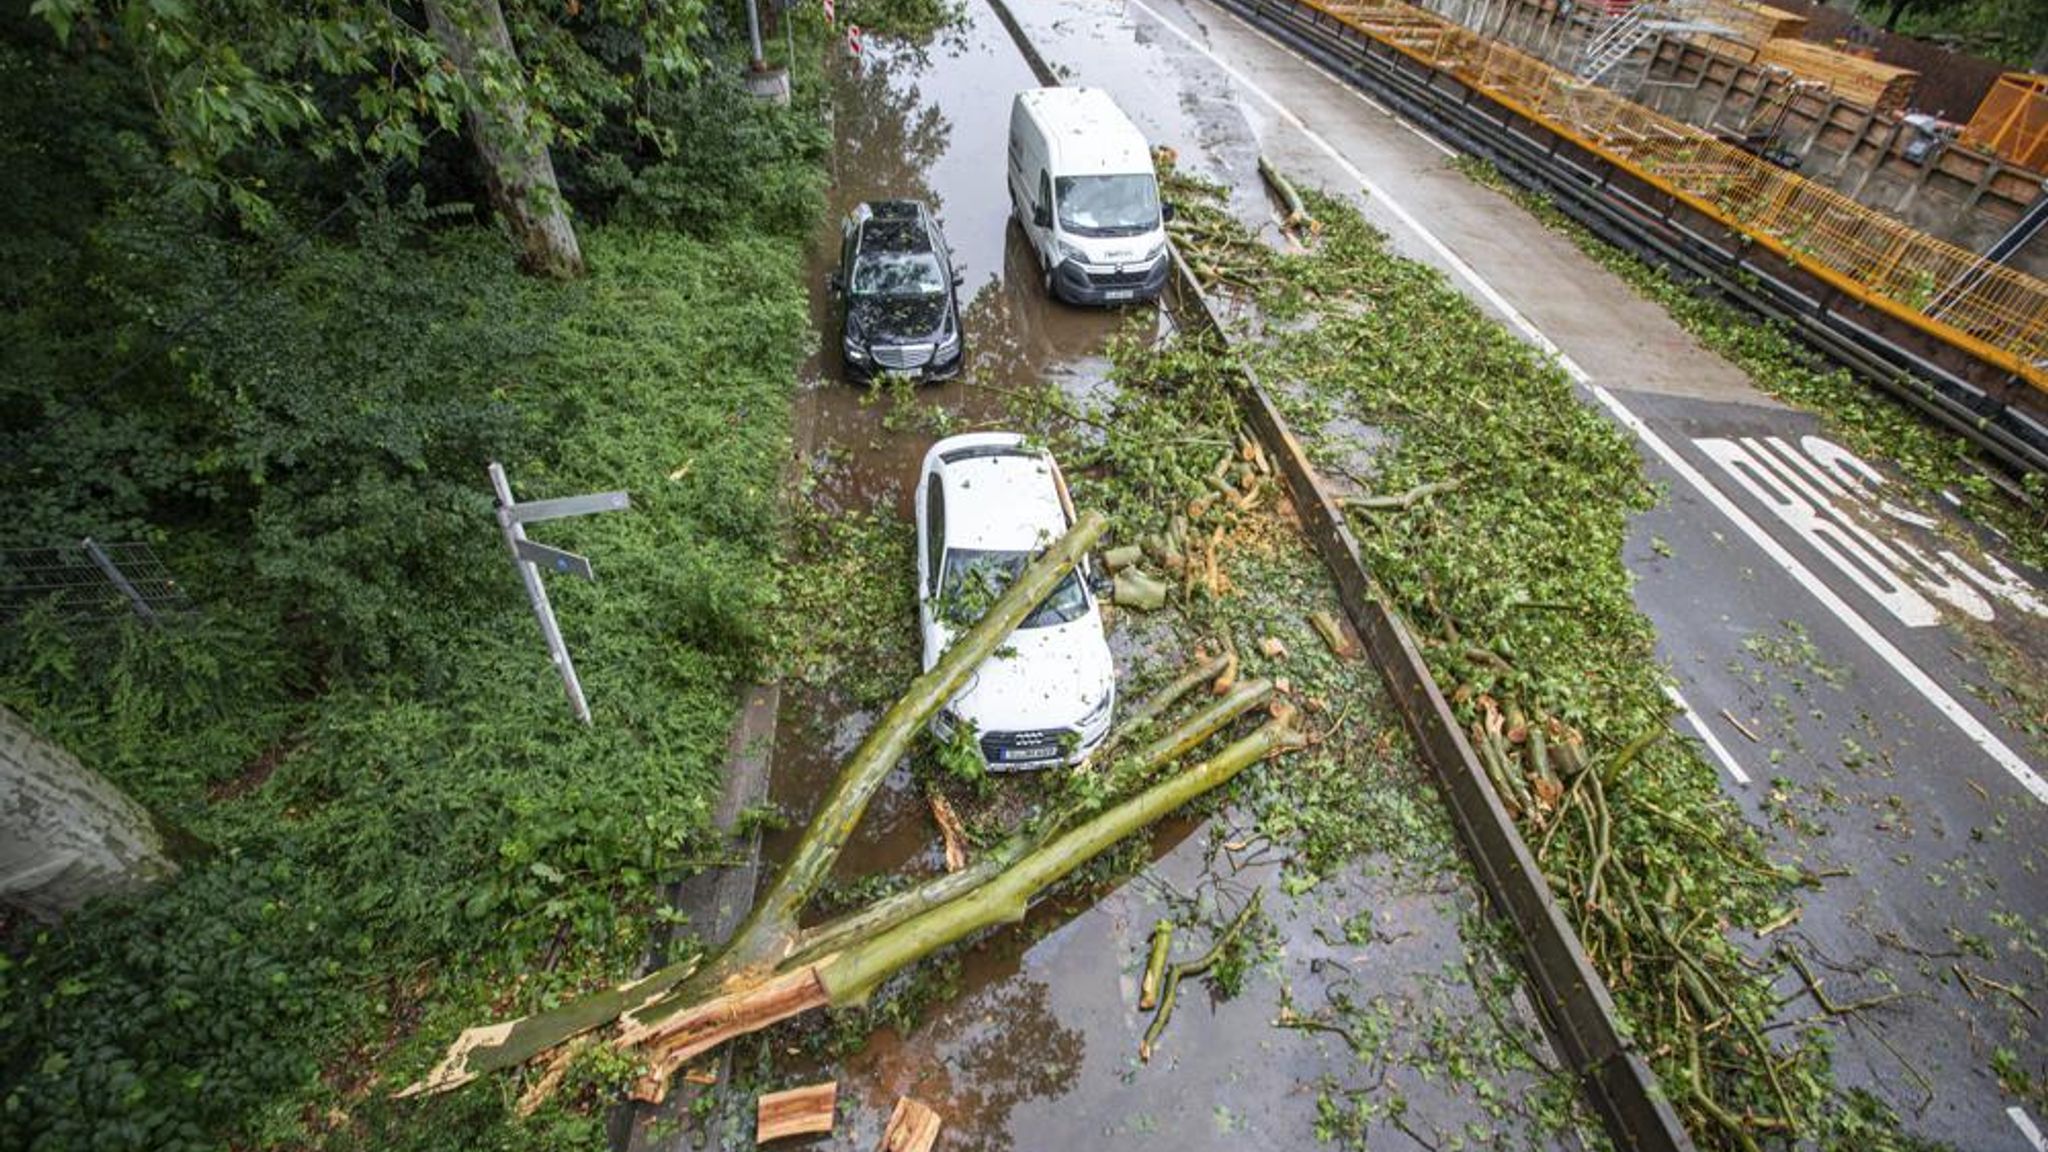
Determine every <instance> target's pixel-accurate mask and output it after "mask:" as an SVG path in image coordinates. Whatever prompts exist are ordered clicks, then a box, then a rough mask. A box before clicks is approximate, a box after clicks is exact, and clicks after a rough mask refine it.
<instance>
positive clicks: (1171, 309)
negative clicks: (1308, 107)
mask: <svg viewBox="0 0 2048 1152" xmlns="http://www.w3.org/2000/svg"><path fill="white" fill-rule="evenodd" d="M1172 259H1173V276H1172V277H1171V278H1170V279H1169V280H1168V282H1167V291H1166V295H1165V297H1164V299H1163V301H1162V304H1163V306H1164V307H1165V308H1166V309H1167V311H1168V313H1169V314H1170V315H1171V316H1172V317H1173V319H1174V322H1175V324H1176V325H1178V326H1179V327H1180V328H1181V329H1182V330H1183V331H1193V332H1197V333H1202V334H1205V335H1207V336H1208V337H1209V338H1212V339H1214V340H1216V341H1218V342H1219V343H1220V344H1222V345H1223V347H1225V348H1226V349H1227V348H1228V347H1229V344H1230V338H1229V335H1228V333H1227V332H1226V331H1225V329H1224V326H1223V324H1222V322H1221V321H1220V320H1219V319H1218V318H1217V316H1216V313H1215V312H1214V311H1213V310H1212V308H1211V306H1210V303H1209V300H1208V298H1207V296H1206V295H1204V293H1203V292H1202V289H1201V284H1200V282H1199V281H1197V280H1196V279H1195V276H1194V273H1193V272H1192V271H1190V270H1189V268H1188V266H1187V263H1186V262H1185V261H1184V260H1182V258H1181V256H1180V253H1179V251H1178V250H1175V251H1174V252H1173V255H1172ZM1233 361H1234V366H1235V371H1236V373H1237V376H1238V387H1237V389H1236V394H1237V397H1238V401H1239V405H1240V407H1241V408H1242V410H1243V412H1244V416H1245V420H1246V422H1247V423H1249V424H1250V425H1251V426H1252V430H1253V431H1254V432H1255V433H1256V434H1257V435H1258V437H1259V442H1260V444H1261V445H1262V446H1263V447H1264V448H1265V450H1266V454H1267V455H1268V456H1270V457H1271V458H1272V459H1273V461H1274V462H1275V465H1276V466H1277V467H1278V468H1279V469H1280V472H1281V475H1283V476H1284V477H1285V478H1286V480H1287V490H1288V493H1289V494H1290V495H1291V496H1292V497H1293V499H1294V506H1295V509H1296V510H1297V511H1298V512H1299V513H1300V516H1301V524H1302V529H1303V531H1304V532H1306V533H1307V534H1308V537H1309V540H1310V541H1311V542H1312V543H1313V544H1314V545H1315V549H1316V551H1317V553H1318V554H1319V555H1320V556H1321V557H1322V559H1323V563H1324V565H1325V566H1326V567H1328V568H1329V570H1330V573H1331V575H1332V576H1334V577H1335V579H1336V582H1337V594H1338V599H1339V600H1340V601H1341V602H1342V603H1343V605H1344V612H1345V615H1347V616H1349V617H1350V618H1351V623H1352V626H1353V627H1354V628H1356V629H1357V630H1358V634H1359V635H1360V636H1361V637H1363V638H1364V640H1365V644H1366V649H1367V650H1368V651H1369V652H1370V653H1371V654H1372V659H1373V663H1374V664H1375V665H1376V666H1377V667H1378V668H1379V671H1380V676H1381V678H1382V679H1383V680H1384V681H1385V682H1386V685H1387V691H1388V694H1389V695H1390V696H1391V697H1392V698H1393V700H1394V704H1395V706H1396V707H1397V708H1398V709H1399V710H1400V712H1401V718H1402V720H1403V722H1404V723H1405V724H1406V725H1407V728H1408V732H1409V734H1410V735H1411V736H1413V737H1414V739H1415V744H1416V746H1417V747H1418V748H1419V749H1421V751H1422V759H1423V762H1424V763H1426V764H1428V765H1429V768H1430V770H1431V772H1433V773H1434V774H1435V776H1436V780H1437V786H1438V787H1439V788H1440V789H1441V790H1442V792H1443V795H1444V798H1445V800H1446V801H1447V802H1448V804H1449V806H1450V810H1451V817H1452V819H1451V823H1452V824H1453V825H1455V826H1456V828H1457V830H1458V838H1459V840H1460V842H1461V843H1462V844H1463V845H1464V848H1465V854H1466V856H1467V857H1469V858H1470V859H1471V861H1472V866H1473V870H1474V871H1475V872H1476V873H1478V876H1479V882H1480V884H1481V885H1482V886H1483V887H1484V889H1485V890H1486V893H1487V896H1488V898H1489V900H1490V901H1491V902H1492V904H1493V906H1494V907H1495V908H1496V909H1497V910H1498V911H1499V912H1500V913H1502V914H1504V915H1506V917H1507V918H1508V921H1509V923H1510V924H1512V925H1513V926H1514V929H1515V937H1516V939H1517V940H1518V941H1519V942H1520V946H1521V956H1522V961H1523V964H1524V966H1525V968H1526V969H1527V971H1528V975H1529V987H1530V990H1531V992H1532V994H1533V997H1534V999H1535V1002H1536V1005H1537V1007H1538V1009H1539V1010H1540V1012H1541V1013H1542V1016H1543V1020H1544V1024H1545V1025H1546V1027H1547V1028H1548V1030H1549V1032H1550V1035H1551V1038H1552V1040H1553V1042H1554V1043H1555V1044H1556V1046H1557V1049H1558V1051H1559V1053H1560V1054H1561V1055H1562V1056H1563V1057H1564V1059H1565V1062H1566V1064H1567V1065H1569V1066H1570V1067H1571V1069H1572V1070H1573V1072H1574V1073H1575V1074H1576V1075H1577V1077H1578V1079H1579V1085H1580V1088H1581V1089H1582V1090H1583V1091H1584V1092H1585V1094H1586V1098H1587V1100H1588V1101H1589V1102H1590V1103H1591V1104H1592V1105H1593V1108H1594V1111H1596V1112H1597V1113H1599V1115H1600V1120H1601V1123H1602V1124H1603V1125H1604V1126H1605V1127H1606V1129H1607V1133H1608V1135H1609V1136H1610V1137H1611V1138H1612V1139H1613V1141H1614V1146H1615V1147H1617V1148H1629V1149H1642V1150H1645V1152H1680V1150H1690V1149H1691V1148H1692V1147H1693V1143H1692V1139H1691V1138H1690V1137H1689V1136H1687V1135H1686V1132H1685V1127H1684V1125H1683V1124H1681V1123H1680V1121H1679V1119H1678V1114H1677V1113H1676V1112H1674V1111H1673V1110H1672V1108H1671V1104H1670V1102H1669V1101H1668V1100H1667V1099H1666V1098H1665V1095H1664V1092H1663V1089H1662V1088H1661V1087H1660V1086H1659V1084H1658V1082H1657V1074H1656V1073H1655V1072H1652V1071H1651V1070H1650V1066H1649V1064H1648V1063H1647V1062H1645V1061H1644V1060H1643V1058H1642V1055H1641V1054H1640V1053H1639V1052H1637V1051H1636V1050H1635V1048H1634V1047H1633V1045H1632V1044H1631V1043H1630V1042H1629V1040H1628V1039H1627V1037H1626V1033H1625V1031H1624V1030H1623V1028H1622V1027H1621V1023H1620V1021H1619V1020H1618V1019H1617V1018H1616V1016H1615V1010H1614V1001H1613V999H1612V998H1611V997H1610V996H1609V995H1608V992H1607V985H1606V983H1605V982H1603V981H1602V980H1601V979H1600V975H1599V973H1597V972H1595V971H1594V970H1593V966H1592V964H1591V963H1589V962H1588V961H1587V959H1586V953H1585V950H1584V948H1583V947H1581V945H1580V943H1579V937H1578V934H1577V933H1576V932H1575V931H1573V929H1572V927H1571V924H1570V923H1569V922H1567V921H1566V919H1565V917H1564V913H1563V911H1562V910H1560V909H1559V908H1558V906H1557V901H1556V900H1555V899H1553V898H1552V896H1551V894H1550V885H1549V883H1548V882H1547V881H1545V880H1544V878H1543V872H1542V870H1541V869H1540V868H1538V867H1537V866H1536V859H1535V857H1534V856H1532V855H1531V854H1530V852H1529V846H1528V845H1527V844H1525V843H1523V841H1522V835H1521V833H1520V832H1519V831H1518V830H1517V829H1516V828H1515V824H1514V821H1513V819H1512V818H1510V817H1509V816H1508V813H1507V809H1505V808H1503V807H1501V802H1500V798H1499V797H1498V796H1496V795H1495V794H1494V791H1493V786H1492V785H1491V784H1490V783H1489V782H1488V781H1487V778H1486V772H1485V769H1484V768H1482V767H1481V766H1480V764H1479V759H1478V757H1477V756H1475V755H1474V754H1473V752H1472V746H1471V745H1470V744H1469V743H1468V742H1467V741H1466V739H1465V732H1464V728H1463V726H1461V725H1460V724H1459V723H1458V719H1457V717H1456V716H1455V715H1453V714H1452V712H1451V706H1450V703H1449V702H1448V701H1447V700H1445V699H1444V694H1443V691H1442V689H1440V688H1439V687H1438V686H1437V683H1436V678H1435V677H1434V676H1432V675H1431V674H1430V671H1429V666H1428V665H1427V664H1425V663H1423V660H1422V653H1421V651H1420V650H1419V649H1418V648H1417V647H1416V646H1415V640H1414V637H1413V636H1412V635H1411V634H1410V633H1409V631H1408V628H1407V625H1406V624H1405V623H1403V621H1402V620H1401V617H1400V616H1399V615H1398V614H1396V613H1395V612H1394V610H1393V608H1392V607H1390V606H1389V605H1388V604H1387V602H1386V601H1385V600H1383V599H1381V598H1380V597H1379V596H1378V595H1377V594H1375V593H1374V591H1373V585H1372V577H1371V576H1370V575H1368V574H1367V572H1366V568H1365V562H1364V560H1362V559H1361V558H1360V556H1359V552H1358V542H1357V540H1356V539H1354V538H1353V537H1352V535H1351V528H1350V526H1349V524H1347V523H1346V521H1345V519H1344V513H1343V511H1342V510H1341V509H1339V508H1338V506H1337V504H1336V502H1335V501H1334V500H1333V499H1332V498H1331V497H1330V494H1329V492H1328V491H1327V490H1325V489H1324V487H1323V485H1322V483H1321V481H1320V480H1318V479H1317V477H1316V472H1315V468H1314V466H1313V465H1312V464H1310V463H1309V459H1308V455H1307V453H1306V452H1304V451H1303V450H1302V447H1301V443H1300V442H1299V441H1298V440H1296V439H1295V437H1294V434H1293V432H1291V431H1290V430H1289V429H1288V427H1287V421H1286V419H1285V418H1284V417H1282V416H1281V415H1280V412H1279V410H1278V409H1277V408H1275V407H1274V406H1273V401H1272V398H1271V397H1270V396H1269V395H1268V394H1267V392H1266V390H1265V387H1264V386H1263V385H1261V384H1260V383H1259V380H1258V377H1257V374H1256V373H1255V372H1254V371H1253V369H1252V368H1251V367H1250V366H1249V365H1247V364H1245V363H1244V362H1243V361H1242V359H1240V358H1235V357H1233Z"/></svg>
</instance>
